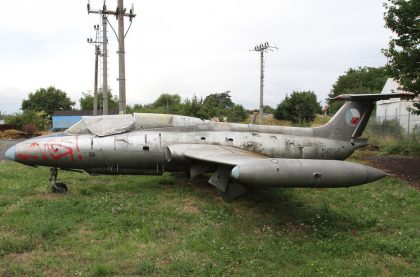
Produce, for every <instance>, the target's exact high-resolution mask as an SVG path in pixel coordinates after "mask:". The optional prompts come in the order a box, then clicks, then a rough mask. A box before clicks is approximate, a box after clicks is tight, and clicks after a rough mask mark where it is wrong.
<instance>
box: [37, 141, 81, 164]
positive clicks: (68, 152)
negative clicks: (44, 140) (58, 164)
mask: <svg viewBox="0 0 420 277" xmlns="http://www.w3.org/2000/svg"><path fill="white" fill-rule="evenodd" d="M45 148H47V149H48V152H49V154H50V155H49V156H50V157H51V159H53V160H55V161H57V160H59V159H61V158H63V157H66V156H70V159H71V160H72V161H74V157H73V149H72V148H71V147H69V146H65V145H62V144H53V143H51V144H45V145H44V149H45ZM60 150H63V151H60Z"/></svg>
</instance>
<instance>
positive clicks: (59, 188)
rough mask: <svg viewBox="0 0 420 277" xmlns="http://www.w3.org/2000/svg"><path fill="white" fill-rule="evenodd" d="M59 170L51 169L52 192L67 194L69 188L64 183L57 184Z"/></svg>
mask: <svg viewBox="0 0 420 277" xmlns="http://www.w3.org/2000/svg"><path fill="white" fill-rule="evenodd" d="M57 175H58V169H57V168H56V167H53V168H51V169H50V181H51V191H52V192H53V193H66V192H67V186H66V184H64V183H59V182H57Z"/></svg>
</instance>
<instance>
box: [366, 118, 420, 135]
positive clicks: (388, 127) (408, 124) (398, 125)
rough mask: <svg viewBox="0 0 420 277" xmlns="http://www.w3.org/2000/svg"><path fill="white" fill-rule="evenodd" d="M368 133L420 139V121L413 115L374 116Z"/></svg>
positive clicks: (370, 121) (367, 129)
mask: <svg viewBox="0 0 420 277" xmlns="http://www.w3.org/2000/svg"><path fill="white" fill-rule="evenodd" d="M366 131H367V132H370V133H372V134H374V135H376V136H381V137H396V138H414V139H416V138H419V139H420V120H419V118H418V117H416V116H413V115H411V114H408V115H407V114H406V115H395V116H393V117H389V116H388V117H385V116H382V117H381V116H372V117H371V118H370V120H369V123H368V126H367V128H366Z"/></svg>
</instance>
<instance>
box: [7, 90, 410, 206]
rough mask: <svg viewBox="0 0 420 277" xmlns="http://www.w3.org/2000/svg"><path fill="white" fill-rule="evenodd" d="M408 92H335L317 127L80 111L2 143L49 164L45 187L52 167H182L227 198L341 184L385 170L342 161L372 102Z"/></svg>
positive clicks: (107, 170) (56, 188) (113, 170)
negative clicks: (65, 122) (68, 122)
mask: <svg viewBox="0 0 420 277" xmlns="http://www.w3.org/2000/svg"><path fill="white" fill-rule="evenodd" d="M412 96H413V94H409V93H399V94H359V95H340V96H338V97H336V98H335V100H341V101H346V102H345V104H344V105H343V106H342V108H341V109H340V110H339V111H338V112H337V113H336V114H335V116H334V117H333V118H332V119H331V120H330V121H329V122H328V123H327V124H325V125H324V126H321V127H316V128H300V127H282V126H267V125H250V124H234V123H218V122H211V121H207V120H201V119H199V118H193V117H187V116H180V115H168V114H144V113H135V114H133V115H131V114H126V115H115V116H113V115H111V116H88V117H83V118H82V120H80V121H79V122H78V123H76V124H75V125H73V126H72V127H70V128H69V129H67V130H66V131H65V132H63V133H56V134H53V135H48V136H42V137H36V138H32V139H29V140H26V141H24V142H21V143H19V144H17V145H16V146H14V147H12V148H10V149H9V150H8V151H7V153H6V156H7V158H8V159H10V160H14V161H16V162H19V163H22V164H25V165H30V166H48V167H51V172H50V180H51V183H52V191H53V192H66V191H67V187H66V185H65V184H63V183H57V182H56V179H57V169H63V170H84V171H86V172H87V173H90V174H92V175H96V174H139V175H156V174H158V175H159V174H162V173H163V172H165V171H169V172H185V173H187V175H188V176H189V177H190V178H191V179H194V178H196V177H197V176H199V175H200V174H202V173H212V176H211V178H210V179H209V182H210V183H211V184H212V185H214V186H215V187H216V188H217V189H218V190H219V191H221V192H222V193H223V194H224V195H225V196H226V197H228V198H235V197H238V196H240V195H242V194H243V193H245V192H246V187H247V186H258V187H267V186H271V187H317V188H318V187H349V186H355V185H361V184H365V183H369V182H372V181H375V180H378V179H381V178H383V177H384V176H385V175H386V174H385V173H384V172H382V171H380V170H378V169H375V168H372V167H370V166H366V165H362V164H358V163H351V162H346V161H342V160H344V159H346V158H347V157H349V156H350V155H351V154H352V153H353V151H354V150H355V149H357V148H359V147H362V146H365V145H367V140H366V139H363V138H360V136H361V134H362V132H363V130H364V129H365V127H366V124H367V122H368V120H369V117H370V115H371V112H372V110H373V108H374V106H375V102H376V101H377V100H383V99H390V98H397V97H409V98H410V97H412Z"/></svg>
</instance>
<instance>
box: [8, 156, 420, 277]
mask: <svg viewBox="0 0 420 277" xmlns="http://www.w3.org/2000/svg"><path fill="white" fill-rule="evenodd" d="M47 178H48V168H28V167H24V166H22V165H18V164H15V163H9V162H0V275H5V276H10V275H12V276H13V275H15V276H20V275H29V276H42V275H56V276H57V275H58V276H61V275H67V276H109V275H131V276H132V275H145V276H149V275H152V276H153V275H154V276H188V275H189V276H222V275H227V276H231V275H236V276H299V275H301V276H375V275H376V276H378V275H388V276H410V275H411V276H419V275H420V220H419V215H420V195H419V192H418V191H416V190H414V189H413V188H411V187H409V186H407V185H406V184H405V183H404V182H403V181H400V180H398V179H393V178H386V179H383V180H381V181H378V182H375V183H372V184H369V185H365V186H360V187H354V188H349V189H270V190H265V191H264V190H261V191H260V190H255V191H253V192H252V193H251V194H249V195H248V196H246V197H244V198H242V199H240V200H237V201H235V202H233V203H225V202H223V200H222V199H221V198H220V196H219V195H218V194H217V193H216V190H215V189H213V188H212V187H211V186H208V185H204V184H199V185H191V184H188V183H186V182H184V181H182V180H178V179H175V178H174V177H171V176H164V177H141V176H98V177H91V176H89V175H87V174H79V173H72V172H63V171H60V173H59V179H60V181H65V182H66V183H67V184H68V185H69V188H70V190H69V193H67V194H66V195H59V194H52V193H50V192H49V185H48V180H47Z"/></svg>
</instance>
